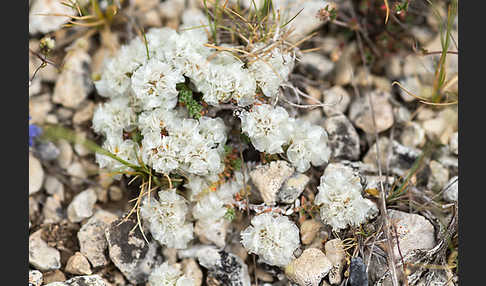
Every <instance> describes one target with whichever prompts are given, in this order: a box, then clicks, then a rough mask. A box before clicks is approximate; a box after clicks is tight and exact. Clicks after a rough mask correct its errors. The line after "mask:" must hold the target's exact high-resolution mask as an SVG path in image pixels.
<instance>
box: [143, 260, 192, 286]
mask: <svg viewBox="0 0 486 286" xmlns="http://www.w3.org/2000/svg"><path fill="white" fill-rule="evenodd" d="M195 285H196V284H195V283H194V280H192V279H191V278H188V277H187V276H186V275H184V274H183V273H182V272H181V271H180V270H179V269H177V268H176V267H174V266H171V265H169V263H168V262H164V263H162V264H161V265H160V266H158V267H156V268H155V269H154V270H152V272H151V273H150V276H149V278H148V286H195Z"/></svg>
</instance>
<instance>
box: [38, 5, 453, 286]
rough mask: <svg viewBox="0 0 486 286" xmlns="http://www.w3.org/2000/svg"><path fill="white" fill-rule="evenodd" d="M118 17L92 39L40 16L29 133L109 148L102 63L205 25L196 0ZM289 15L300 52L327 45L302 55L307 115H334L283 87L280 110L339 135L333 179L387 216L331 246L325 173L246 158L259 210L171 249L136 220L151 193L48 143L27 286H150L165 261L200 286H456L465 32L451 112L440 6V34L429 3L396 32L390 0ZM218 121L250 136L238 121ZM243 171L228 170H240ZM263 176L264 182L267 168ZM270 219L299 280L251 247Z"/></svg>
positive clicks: (294, 8)
mask: <svg viewBox="0 0 486 286" xmlns="http://www.w3.org/2000/svg"><path fill="white" fill-rule="evenodd" d="M78 2H79V3H81V5H84V7H90V5H91V4H90V1H78ZM94 2H96V3H98V2H97V1H94ZM110 2H111V1H99V4H100V7H101V9H105V10H104V11H105V12H106V11H107V10H106V9H108V10H109V9H110V7H111V6H110V5H109V4H110ZM114 2H118V1H114ZM120 2H122V5H121V7H122V8H121V9H119V11H118V13H117V14H116V15H115V16H114V17H115V18H116V21H115V20H114V21H113V23H111V24H110V25H108V26H103V25H102V26H98V29H90V28H89V27H81V26H74V27H62V25H63V24H64V23H66V19H67V18H66V17H61V16H40V15H36V14H38V13H58V14H68V15H77V14H76V12H74V11H73V10H72V9H70V8H68V7H65V6H63V5H60V4H59V3H58V1H49V0H32V1H29V6H30V16H29V32H30V35H29V47H30V54H29V59H30V60H29V73H30V77H31V81H30V86H29V116H30V117H31V120H30V123H31V124H34V125H36V126H39V127H41V128H42V127H43V126H46V125H48V124H56V125H60V126H64V127H67V128H69V129H71V130H74V131H75V132H76V133H77V134H78V135H79V136H83V137H84V138H88V139H90V140H93V141H94V142H97V143H98V144H101V143H102V137H101V136H100V135H98V134H96V133H95V132H94V131H93V129H92V118H93V113H94V110H95V108H96V106H98V104H99V103H101V102H105V101H106V99H105V98H103V97H101V96H100V95H99V94H98V93H97V90H96V88H95V87H94V84H93V78H96V76H97V75H99V74H100V73H101V72H102V70H103V60H104V59H105V58H107V57H110V56H111V55H113V54H114V53H115V51H117V50H118V49H119V48H120V46H121V45H123V44H125V43H127V42H128V41H129V40H130V39H132V38H134V37H137V36H138V35H137V33H138V32H139V31H140V29H139V27H143V29H144V31H148V30H149V29H150V28H153V27H170V28H173V29H177V28H178V27H179V26H180V25H181V21H182V18H183V15H186V14H187V13H192V12H193V11H195V10H196V11H199V12H202V13H204V6H203V4H202V1H201V3H199V1H196V0H190V1H182V0H166V1H158V0H154V1H152V0H148V1H120ZM209 2H211V3H213V2H214V1H208V3H209ZM220 2H221V1H220ZM233 2H234V3H236V1H229V3H228V5H234V3H233ZM241 2H245V1H241ZM256 2H257V3H260V2H263V1H256ZM278 2H280V1H278ZM281 2H282V3H284V2H285V3H287V4H288V3H290V4H292V5H289V6H288V7H290V8H288V7H287V6H285V5H284V4H282V3H280V4H279V5H283V6H279V7H280V9H282V11H287V13H289V14H293V15H295V14H297V13H298V12H299V11H300V9H301V8H304V9H303V10H302V12H301V13H299V14H298V16H297V17H295V19H294V20H293V21H292V22H291V24H290V25H292V27H294V28H295V30H294V32H293V33H292V35H293V36H292V37H295V38H289V41H291V42H293V43H299V39H302V38H304V37H305V35H307V34H310V33H311V32H314V34H313V36H312V37H310V38H308V39H307V40H306V41H304V42H302V43H299V49H300V50H299V52H298V53H297V56H298V57H297V59H298V60H297V62H296V65H295V67H294V69H293V71H292V73H291V74H290V76H289V80H288V82H289V84H292V85H293V86H294V87H295V88H297V89H299V90H300V91H301V92H302V93H304V94H305V95H308V96H307V97H300V98H299V99H300V101H299V104H301V105H302V104H305V105H312V104H315V103H316V102H317V101H321V102H324V103H329V105H327V106H325V107H314V108H299V107H296V104H297V101H296V98H298V97H299V96H298V95H295V94H294V93H293V92H292V89H291V88H283V87H282V88H281V93H282V94H283V96H285V97H286V98H288V99H289V100H290V101H291V102H293V103H294V104H293V105H292V104H288V103H279V104H282V105H283V106H284V107H285V108H286V109H287V110H288V112H289V114H290V115H291V116H294V117H296V116H298V117H300V118H304V119H305V120H306V121H309V122H311V123H312V124H316V125H319V126H322V127H323V128H324V129H325V130H326V132H327V134H328V140H329V142H328V145H329V147H330V149H331V158H330V160H329V164H338V163H339V164H344V165H346V166H349V167H351V168H352V169H353V170H354V171H355V172H357V173H359V178H360V180H361V188H362V190H361V192H362V196H363V197H364V198H366V199H367V201H368V202H369V203H370V204H372V205H373V208H374V209H376V213H375V215H374V216H373V217H372V218H370V219H368V220H367V222H366V223H363V224H362V225H361V226H360V227H348V228H346V229H342V230H339V231H334V230H333V229H332V227H331V226H330V225H328V224H325V223H324V222H323V221H322V220H321V219H320V217H319V209H318V208H317V210H316V208H313V206H314V205H313V202H314V200H315V198H316V196H317V194H318V188H317V187H318V186H319V184H320V177H321V176H322V175H323V173H324V171H325V170H326V168H327V166H328V165H327V164H326V165H323V166H318V167H311V168H310V169H309V170H307V171H306V172H303V173H300V172H297V171H295V170H294V169H293V168H290V167H288V166H287V165H286V164H287V163H286V162H285V160H284V159H285V158H278V157H277V159H279V160H275V158H265V157H264V156H262V154H261V153H259V152H257V151H256V150H255V149H254V148H253V147H251V146H249V145H248V144H246V145H245V146H243V147H242V148H241V149H240V150H238V151H241V158H243V161H244V163H243V164H244V166H246V167H244V168H242V170H243V171H248V172H247V174H246V175H247V176H248V177H249V178H250V180H249V182H248V184H249V189H250V191H249V196H248V201H244V200H241V201H239V206H236V205H235V208H234V210H235V213H234V218H233V219H232V220H228V221H227V222H226V223H224V224H222V225H219V226H211V231H208V230H207V228H208V227H209V226H204V225H198V223H196V224H195V227H194V233H195V235H194V239H193V241H191V243H190V245H189V246H188V247H187V248H186V249H173V248H168V247H165V246H163V245H161V244H159V243H158V242H157V241H156V240H155V239H153V238H152V237H151V235H150V234H149V232H148V231H147V229H145V234H147V235H148V241H146V238H145V237H144V235H143V234H142V232H141V231H140V229H139V228H137V220H136V219H137V217H136V215H132V216H130V217H129V218H128V219H124V218H126V216H127V214H128V213H129V212H130V210H131V209H132V208H133V203H134V202H133V199H136V198H137V197H138V195H139V185H140V182H138V181H134V182H132V183H130V178H127V177H125V176H124V177H122V178H121V179H119V180H117V179H115V178H113V177H112V176H111V175H110V173H109V172H108V171H106V170H103V169H100V168H99V167H98V164H97V163H96V161H95V155H94V153H93V152H92V151H91V150H90V149H89V148H87V147H86V146H83V145H82V144H71V143H70V142H68V141H66V140H56V141H53V142H51V141H42V140H36V141H35V143H34V144H33V146H31V147H30V148H29V263H30V270H29V286H30V285H36V286H39V285H50V286H55V285H56V286H60V285H63V286H65V285H79V286H81V285H90V286H95V285H96V286H101V285H107V286H108V285H112V286H123V285H127V286H128V285H149V284H147V283H148V277H149V275H150V273H151V272H152V271H153V269H154V268H155V267H157V266H159V265H162V263H165V262H168V265H171V266H175V267H176V268H177V269H179V270H180V271H181V272H182V273H184V274H185V276H187V277H190V278H192V279H193V281H194V283H195V285H250V284H251V285H267V286H270V285H274V286H277V285H301V286H304V285H315V286H317V285H353V286H354V285H393V281H392V280H393V279H394V278H396V279H397V281H398V283H399V285H457V284H458V281H459V279H458V275H457V273H456V269H457V254H458V243H457V236H458V234H457V211H458V209H457V200H458V109H457V104H455V103H454V102H455V101H456V100H457V92H458V91H457V89H458V84H457V77H458V69H457V52H454V51H457V48H456V42H457V40H458V32H457V18H456V19H455V20H454V19H452V20H453V21H451V23H452V25H451V33H450V35H451V38H452V39H453V40H452V41H451V43H450V47H449V51H451V52H449V53H448V54H447V60H446V62H445V63H444V66H445V67H446V70H447V73H446V78H445V84H444V85H443V86H442V88H441V94H442V95H443V97H442V98H441V99H440V100H441V101H440V102H441V103H448V104H442V105H433V104H430V102H432V96H433V94H434V84H435V83H436V82H435V76H434V74H435V70H436V67H437V65H438V64H439V58H440V56H441V55H440V51H441V50H442V47H441V41H440V37H441V34H440V31H439V26H440V25H442V24H443V22H444V21H446V18H447V6H446V4H445V3H444V2H439V4H437V7H436V9H437V11H438V13H440V14H441V15H442V16H443V17H444V18H443V19H442V20H443V21H442V22H441V21H439V20H438V18H437V17H436V15H435V14H434V11H433V9H431V7H430V6H429V4H427V2H426V1H411V3H410V4H409V6H408V8H407V9H406V11H404V12H401V13H398V12H397V6H395V4H396V3H401V2H404V3H405V2H407V1H401V2H399V1H396V2H393V3H392V4H393V5H392V4H390V6H391V7H390V8H391V11H390V16H389V19H388V23H387V24H386V25H385V24H384V20H385V16H386V9H385V6H384V2H383V1H364V0H363V1H361V0H360V1H358V0H356V1H346V0H340V1H335V2H334V3H333V4H332V5H331V6H329V7H335V8H336V10H335V11H337V14H336V15H337V18H336V19H335V20H333V21H331V20H329V18H326V13H327V12H326V11H324V10H319V9H322V8H324V7H325V6H326V2H323V1H320V0H319V1H317V0H308V1H298V0H295V1H291V0H285V1H284V0H282V1H281ZM245 3H246V2H245ZM245 3H243V4H242V5H243V6H244V5H245ZM220 5H221V4H220ZM284 7H287V10H284ZM329 10H330V9H329ZM333 11H334V10H333ZM194 13H196V12H194ZM242 14H243V12H242ZM329 14H330V15H333V13H332V12H331V13H329ZM187 15H191V14H187ZM187 17H189V16H187ZM107 27H109V28H107ZM46 37H50V38H52V39H54V40H55V46H54V47H53V48H52V50H51V51H50V52H49V56H48V57H47V60H44V61H47V63H46V65H45V67H42V68H40V69H39V66H41V64H42V63H43V59H44V54H43V52H44V51H45V50H46V49H48V46H49V45H48V43H47V44H46V40H45V39H46ZM221 37H222V38H224V34H222V36H221ZM46 45H47V48H46ZM363 60H364V62H363ZM61 66H62V70H58V69H57V67H61ZM394 82H399V83H400V84H401V86H402V87H403V88H405V89H406V90H408V91H409V92H410V93H413V94H415V95H417V96H419V97H420V98H421V99H418V98H416V97H414V96H411V95H410V94H408V93H407V92H406V91H404V90H403V89H401V88H400V87H399V86H398V85H397V84H393V83H394ZM424 101H425V102H424ZM370 103H371V106H370ZM207 112H208V114H216V113H218V112H219V113H218V114H223V116H224V118H225V121H226V123H227V124H239V123H235V122H236V121H237V118H236V117H233V116H232V112H231V110H216V109H214V110H213V109H211V108H208V110H207ZM377 147H378V150H379V152H378V154H377V151H376V150H377ZM234 156H236V157H228V160H230V163H229V164H231V162H234V161H236V160H237V159H238V158H239V157H240V156H239V154H238V153H235V155H234ZM377 158H379V160H378V159H377ZM273 162H275V163H273ZM262 163H266V164H264V168H257V167H255V166H257V165H258V164H262ZM246 168H248V170H245V169H246ZM180 189H181V190H184V188H183V187H180ZM382 193H384V194H385V196H386V202H385V204H382V200H381V199H382V197H381V194H382ZM385 211H386V215H385ZM262 212H283V213H285V214H286V217H288V218H289V219H290V220H291V221H292V222H293V223H295V225H296V226H297V228H298V234H299V237H300V247H299V248H298V249H296V250H295V251H294V257H295V259H293V260H292V262H291V263H290V264H289V265H288V266H287V267H278V266H274V265H269V264H267V263H265V262H263V260H261V257H259V256H258V255H256V254H252V253H248V251H247V249H245V247H243V245H242V244H241V242H240V240H241V237H240V232H242V230H244V229H245V228H246V227H248V226H249V225H250V221H251V218H253V217H254V216H255V215H256V214H259V213H262ZM191 223H192V222H191ZM215 229H217V230H215ZM213 231H214V233H213ZM215 233H216V234H215ZM389 247H391V249H390V248H389ZM392 257H394V259H395V260H394V261H390V259H391V258H392ZM423 265H427V266H430V267H419V266H423ZM390 266H394V267H390ZM393 268H394V269H395V271H393ZM404 273H406V274H404ZM405 283H406V284H405ZM171 285H176V284H171ZM177 285H179V284H177ZM150 286H156V285H150Z"/></svg>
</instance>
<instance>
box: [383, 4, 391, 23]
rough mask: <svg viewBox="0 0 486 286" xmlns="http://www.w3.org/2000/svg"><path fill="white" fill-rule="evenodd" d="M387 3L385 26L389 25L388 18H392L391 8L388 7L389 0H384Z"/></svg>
mask: <svg viewBox="0 0 486 286" xmlns="http://www.w3.org/2000/svg"><path fill="white" fill-rule="evenodd" d="M383 2H385V8H386V16H385V24H386V23H388V17H389V16H390V6H389V5H388V0H383Z"/></svg>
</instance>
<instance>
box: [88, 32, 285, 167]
mask: <svg viewBox="0 0 486 286" xmlns="http://www.w3.org/2000/svg"><path fill="white" fill-rule="evenodd" d="M146 40H147V42H146V43H144V42H143V41H142V40H141V39H139V38H136V39H134V40H132V41H131V42H130V43H129V44H127V45H124V46H122V47H121V49H120V51H119V52H118V54H117V56H116V57H113V58H111V59H109V60H107V62H106V63H105V67H104V70H103V73H102V75H101V78H100V79H99V80H97V81H95V86H96V88H97V90H98V93H99V94H100V95H102V96H104V97H108V98H110V99H111V100H110V101H109V102H107V103H105V104H103V105H101V106H99V107H98V108H97V109H96V110H95V113H94V117H93V129H94V131H95V132H97V133H100V134H102V135H104V136H105V138H106V141H105V143H104V147H105V148H106V149H108V150H109V151H111V152H112V153H115V154H116V155H119V156H120V157H121V158H122V159H124V160H125V161H128V162H131V163H136V162H138V160H139V159H141V160H142V161H143V162H144V164H146V165H148V166H149V167H152V168H154V170H155V171H157V172H161V173H166V174H168V173H170V172H172V171H175V170H180V171H184V172H186V173H188V174H194V175H199V176H207V175H211V174H217V173H219V172H221V171H222V170H223V166H222V164H221V158H222V155H223V145H224V143H225V142H226V133H225V132H226V130H225V126H224V123H223V121H222V120H221V119H212V118H207V117H202V118H200V119H199V120H195V119H188V118H185V117H187V116H184V115H181V114H180V112H178V111H176V110H177V109H176V105H177V102H178V94H179V92H178V90H177V88H176V86H177V84H178V83H183V82H185V81H186V78H188V79H189V80H190V81H191V83H192V85H193V89H195V90H196V91H198V92H201V93H202V98H203V100H204V101H205V102H207V103H208V104H211V105H218V104H219V103H224V102H229V101H233V102H236V103H237V104H238V105H239V106H247V105H250V104H252V103H254V101H255V94H256V92H257V86H258V87H260V88H261V89H262V91H263V93H264V94H265V95H268V96H274V95H275V93H276V92H278V87H279V86H280V84H281V83H282V81H284V80H286V78H287V77H288V74H289V73H290V71H291V70H292V68H293V62H294V57H293V56H292V54H291V53H283V52H282V51H281V50H280V49H279V48H274V49H273V50H272V51H271V52H268V53H267V54H266V55H265V56H262V58H260V59H259V60H257V61H254V62H252V63H251V64H249V67H248V68H246V67H245V64H244V63H243V62H242V61H241V60H240V59H238V58H237V57H235V56H234V55H233V54H231V53H229V52H219V53H215V50H214V49H211V48H209V47H207V46H205V45H204V44H205V43H206V42H207V35H206V33H205V32H204V31H203V30H201V29H190V30H187V31H184V32H181V33H177V32H176V31H175V30H172V29H169V28H160V29H159V28H157V29H155V28H154V29H151V30H150V31H149V32H148V33H147V34H146ZM256 46H259V45H256ZM259 47H260V46H259ZM228 48H229V49H230V48H231V47H228ZM262 48H263V47H260V49H262ZM275 71H277V73H275ZM271 74H273V75H271ZM282 110H283V109H282ZM285 114H286V113H285ZM276 124H278V122H276ZM131 131H134V132H138V131H140V132H141V133H142V134H141V135H142V136H143V141H142V142H141V145H142V146H137V144H136V143H135V142H133V141H132V140H130V139H127V136H126V135H129V134H130V132H131ZM286 136H288V132H287V133H286ZM267 141H268V140H267ZM279 143H282V142H278V143H275V144H279ZM280 145H281V144H280ZM275 146H276V147H277V145H275ZM278 148H280V149H281V147H280V146H278ZM272 151H274V150H272ZM280 151H281V150H280ZM97 161H98V163H99V165H100V166H101V167H106V168H108V169H111V170H116V171H124V170H126V169H127V168H126V167H124V166H123V165H122V164H120V163H119V162H117V161H116V160H114V159H112V158H109V157H106V156H104V155H97Z"/></svg>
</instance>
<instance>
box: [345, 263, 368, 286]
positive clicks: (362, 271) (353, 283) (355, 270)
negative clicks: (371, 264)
mask: <svg viewBox="0 0 486 286" xmlns="http://www.w3.org/2000/svg"><path fill="white" fill-rule="evenodd" d="M349 285H350V286H368V274H367V273H366V265H365V264H364V263H363V259H361V257H354V258H351V266H350V272H349Z"/></svg>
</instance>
